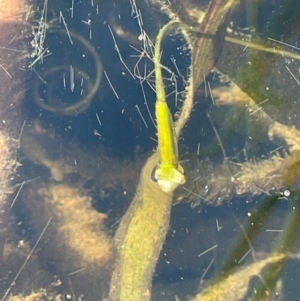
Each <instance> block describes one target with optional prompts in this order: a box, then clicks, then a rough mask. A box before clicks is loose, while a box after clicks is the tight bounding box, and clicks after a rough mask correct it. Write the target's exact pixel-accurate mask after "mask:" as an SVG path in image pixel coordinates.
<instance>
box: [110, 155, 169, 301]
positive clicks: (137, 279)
mask: <svg viewBox="0 0 300 301" xmlns="http://www.w3.org/2000/svg"><path fill="white" fill-rule="evenodd" d="M157 164H158V156H157V154H154V155H152V156H151V157H150V158H149V159H148V161H147V162H146V164H145V166H144V168H143V170H142V173H141V177H140V183H139V186H138V190H137V193H136V195H135V198H134V200H133V201H132V203H131V204H130V206H129V208H128V210H127V212H126V214H125V215H124V217H123V218H122V221H121V223H120V225H119V227H118V230H117V233H116V235H115V244H116V251H117V254H116V255H117V256H116V262H115V269H114V272H113V276H112V280H111V285H110V294H109V300H110V301H148V300H150V297H151V287H152V276H153V273H154V270H155V266H156V263H157V260H158V256H159V253H160V250H161V248H162V245H163V242H164V240H165V236H166V234H167V232H168V229H169V220H170V213H171V206H172V197H173V194H172V193H166V192H163V191H162V190H161V188H160V187H159V186H158V184H157V183H156V182H154V181H153V180H152V179H151V173H152V171H153V169H154V168H155V166H156V165H157Z"/></svg>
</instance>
